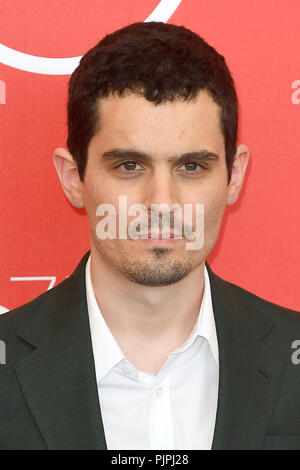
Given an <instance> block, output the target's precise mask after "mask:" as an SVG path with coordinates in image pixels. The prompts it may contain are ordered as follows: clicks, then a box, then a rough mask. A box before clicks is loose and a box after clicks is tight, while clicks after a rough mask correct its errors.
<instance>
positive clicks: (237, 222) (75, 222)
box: [0, 0, 300, 310]
mask: <svg viewBox="0 0 300 470" xmlns="http://www.w3.org/2000/svg"><path fill="white" fill-rule="evenodd" d="M158 4H159V1H158V0H143V1H139V0H126V1H122V0H114V2H113V8H112V2H111V1H110V0H102V1H97V2H95V1H92V0H85V1H84V2H81V1H74V0H72V1H71V0H65V1H64V2H61V1H58V0H52V1H51V2H48V1H38V0H30V1H29V0H27V1H26V2H19V1H18V0H2V1H1V6H0V43H1V44H3V45H5V46H8V47H10V48H13V49H15V50H17V51H21V52H24V53H27V54H32V55H37V56H42V57H74V56H81V55H83V54H84V53H85V52H86V51H87V50H88V49H89V48H90V47H92V46H93V45H94V44H96V42H98V41H99V40H100V39H101V38H102V37H103V36H104V35H105V34H106V33H109V32H111V31H113V30H114V29H117V28H119V27H121V26H124V25H126V24H128V23H131V22H134V21H144V20H145V19H146V18H147V17H148V16H149V14H150V13H151V12H152V11H153V10H154V8H155V7H156V6H157V5H158ZM299 19H300V2H299V0H289V1H288V2H282V0H252V1H251V2H249V0H226V1H225V0H182V1H181V3H180V5H179V6H178V8H177V9H176V11H175V13H174V14H173V15H172V16H171V18H170V19H169V20H168V22H170V23H174V24H183V25H184V26H186V27H188V28H190V29H192V30H193V31H195V32H197V33H198V34H200V36H202V37H203V38H204V39H206V40H207V41H208V42H209V43H210V44H211V45H212V46H214V47H215V48H216V49H217V50H218V52H220V53H221V54H223V55H224V56H225V58H226V61H227V64H228V66H229V68H230V70H231V72H232V75H233V77H234V80H235V83H236V87H237V92H238V96H239V101H240V124H239V139H238V143H244V144H246V145H247V146H248V147H249V149H250V163H249V165H248V170H247V176H246V180H245V184H244V187H243V190H242V193H241V195H240V200H239V201H238V203H237V204H236V205H235V206H231V207H228V208H227V210H226V214H225V217H224V221H223V225H222V229H221V232H220V237H219V240H218V242H217V245H216V246H215V248H214V250H213V252H212V253H211V254H210V256H209V257H208V262H209V263H210V265H211V267H212V269H213V270H214V271H215V272H216V273H217V274H219V275H220V276H221V277H223V278H225V279H227V280H229V281H231V282H234V283H236V284H238V285H240V286H242V287H244V288H245V289H248V290H250V291H252V292H254V293H255V294H257V295H259V296H261V297H263V298H265V299H267V300H270V301H272V302H275V303H278V304H281V305H283V306H286V307H289V308H293V309H296V310H300V289H299V265H300V254H299V249H298V243H299V225H300V224H299V203H300V191H299V170H300V140H299V124H300V65H299V64H300V49H299V41H300V27H299ZM0 62H1V59H0ZM68 79H69V75H44V74H40V73H32V72H25V71H22V70H19V69H16V68H13V67H9V66H7V65H4V64H0V80H1V81H2V82H4V84H5V103H3V96H2V99H1V97H0V129H1V132H0V159H1V189H0V192H1V198H0V211H1V212H0V213H1V226H0V263H1V276H0V305H2V306H4V307H6V308H7V309H12V308H14V307H16V306H18V305H21V304H23V303H25V302H27V301H29V300H31V299H32V298H34V297H36V296H37V295H39V294H40V293H42V292H43V291H45V290H46V289H47V287H48V285H49V281H27V282H20V281H19V282H18V281H12V280H11V277H14V276H55V277H56V282H55V285H57V284H58V283H59V282H61V281H62V280H63V279H65V277H66V276H67V275H69V274H71V272H72V271H73V269H74V268H75V266H76V265H77V263H78V262H79V260H80V258H81V257H82V255H83V254H84V253H85V251H86V250H88V248H89V230H88V222H87V218H86V216H85V215H84V214H79V213H78V211H76V210H75V209H74V208H73V207H72V206H71V205H70V204H69V203H68V201H67V199H66V197H65V196H64V194H63V192H62V190H61V187H60V183H59V181H58V178H57V175H56V172H55V169H54V165H53V161H52V155H53V151H54V149H55V148H57V147H59V146H63V147H65V146H66V138H67V126H66V101H67V82H68ZM295 81H298V83H296V87H295V86H294V88H293V87H292V84H293V83H294V82H295ZM2 85H3V83H2ZM3 89H4V87H3V86H2V93H3Z"/></svg>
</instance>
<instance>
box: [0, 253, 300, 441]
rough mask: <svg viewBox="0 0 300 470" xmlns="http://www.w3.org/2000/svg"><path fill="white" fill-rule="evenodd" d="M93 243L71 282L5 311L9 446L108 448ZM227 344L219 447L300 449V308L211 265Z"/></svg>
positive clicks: (1, 385) (1, 415)
mask: <svg viewBox="0 0 300 470" xmlns="http://www.w3.org/2000/svg"><path fill="white" fill-rule="evenodd" d="M88 255H89V251H88V252H87V253H86V254H85V255H84V257H83V258H82V260H81V261H80V263H79V265H78V266H77V268H76V270H75V271H74V272H73V274H72V275H71V276H69V277H68V278H67V279H66V280H64V281H63V282H61V283H60V284H59V285H58V286H56V287H54V288H53V289H51V290H50V291H47V292H45V293H43V294H42V295H40V296H39V297H37V298H36V299H34V300H33V301H31V302H29V303H27V304H25V305H23V306H21V307H18V308H16V309H14V310H12V311H10V312H7V313H5V314H3V315H1V316H0V339H1V340H2V341H5V344H6V364H5V365H4V364H2V365H0V448H2V449H102V450H104V449H106V441H105V434H104V429H103V424H102V418H101V409H100V405H99V399H98V391H97V384H96V375H95V367H94V358H93V350H92V343H91V336H90V329H89V320H88V311H87V303H86V293H85V264H86V261H87V259H88ZM206 267H207V269H208V274H209V278H210V283H211V292H212V302H213V310H214V315H215V321H216V330H217V337H218V344H219V360H220V379H219V397H218V408H217V417H216V426H215V432H214V438H213V446H212V448H213V449H300V399H299V396H300V364H299V365H294V364H293V362H292V360H291V355H292V353H293V352H294V350H293V349H292V348H291V345H292V342H293V341H294V340H295V339H300V315H299V313H298V312H295V311H292V310H288V309H285V308H283V307H280V306H278V305H275V304H272V303H270V302H266V301H265V300H262V299H261V298H259V297H257V296H255V295H253V294H251V293H250V292H247V291H246V290H244V289H242V288H240V287H238V286H235V285H234V284H231V283H229V282H226V281H224V280H223V279H221V278H220V277H218V276H217V275H216V274H214V273H213V272H212V271H211V269H210V267H209V265H208V264H206Z"/></svg>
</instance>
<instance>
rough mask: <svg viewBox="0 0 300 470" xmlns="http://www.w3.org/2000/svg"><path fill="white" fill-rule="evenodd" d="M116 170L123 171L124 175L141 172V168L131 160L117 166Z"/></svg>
mask: <svg viewBox="0 0 300 470" xmlns="http://www.w3.org/2000/svg"><path fill="white" fill-rule="evenodd" d="M138 167H139V168H138ZM118 168H120V169H121V170H123V171H124V172H125V173H130V172H132V171H136V170H142V167H141V166H140V165H139V164H138V163H137V162H135V161H132V160H128V161H127V162H123V163H121V165H120V166H118Z"/></svg>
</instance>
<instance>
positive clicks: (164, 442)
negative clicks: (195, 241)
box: [86, 257, 219, 450]
mask: <svg viewBox="0 0 300 470" xmlns="http://www.w3.org/2000/svg"><path fill="white" fill-rule="evenodd" d="M86 294H87V305H88V313H89V322H90V329H91V338H92V346H93V353H94V361H95V369H96V379H97V385H98V394H99V402H100V407H101V413H102V420H103V427H104V432H105V438H106V443H107V449H108V450H126V449H127V450H141V449H142V450H145V449H146V450H148V449H149V450H175V449H183V450H189V449H211V446H212V440H213V434H214V428H215V420H216V411H217V401H218V384H219V353H218V342H217V335H216V327H215V320H214V315H213V309H212V300H211V291H210V282H209V276H208V273H207V269H206V267H204V292H203V298H202V303H201V308H200V312H199V316H198V317H197V321H196V323H195V326H194V328H193V331H192V332H191V334H190V336H189V337H188V339H187V340H186V341H185V343H184V344H183V345H182V346H180V347H179V348H177V349H176V350H174V351H173V352H172V353H170V354H169V355H168V358H167V360H166V362H165V363H164V365H163V366H162V367H161V369H160V371H159V372H158V374H157V375H153V374H150V373H146V372H143V371H140V370H137V369H136V368H135V367H134V366H133V364H131V363H130V362H129V361H128V360H127V359H126V357H125V356H124V354H123V352H122V350H121V349H120V346H119V345H118V343H117V341H116V339H115V338H114V336H113V334H112V332H111V331H110V329H109V328H108V325H107V323H106V322H105V320H104V318H103V315H102V313H101V311H100V308H99V306H98V303H97V300H96V297H95V294H94V290H93V286H92V283H91V275H90V257H89V259H88V261H87V264H86Z"/></svg>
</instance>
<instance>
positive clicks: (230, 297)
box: [208, 267, 300, 329]
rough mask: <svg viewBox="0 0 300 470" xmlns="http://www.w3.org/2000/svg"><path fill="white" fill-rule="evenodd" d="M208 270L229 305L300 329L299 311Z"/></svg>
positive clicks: (279, 323) (282, 324)
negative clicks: (263, 296)
mask: <svg viewBox="0 0 300 470" xmlns="http://www.w3.org/2000/svg"><path fill="white" fill-rule="evenodd" d="M208 270H209V273H210V279H211V281H212V282H213V284H214V285H215V286H216V289H217V291H218V292H219V293H220V295H221V296H222V299H223V300H224V302H225V303H227V302H226V301H228V304H229V305H230V304H234V305H236V306H237V307H238V306H240V307H241V310H243V312H246V314H247V315H257V313H258V314H260V315H261V316H263V317H264V318H267V319H269V320H270V321H272V323H273V324H277V325H278V326H280V325H281V326H284V325H290V326H291V327H293V325H294V326H295V327H296V328H297V329H299V327H300V312H299V311H297V310H293V309H290V308H287V307H284V306H282V305H279V304H276V303H274V302H271V301H269V300H266V299H264V298H262V297H260V296H258V295H256V294H254V293H253V292H251V291H249V290H247V289H245V288H243V287H241V286H239V285H237V284H234V283H232V282H230V281H228V280H225V279H223V278H222V277H220V276H219V275H217V274H215V273H214V272H213V271H212V270H211V269H210V268H209V267H208ZM241 314H242V312H241Z"/></svg>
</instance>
